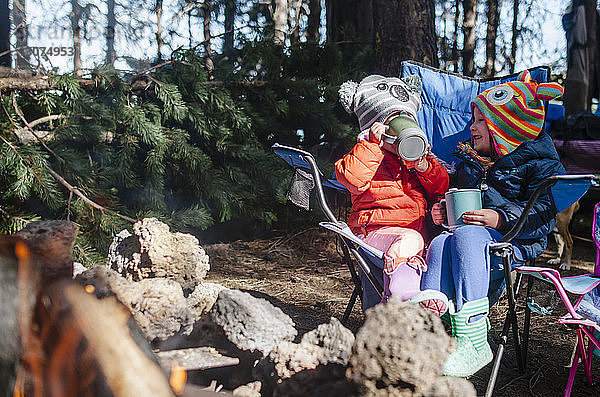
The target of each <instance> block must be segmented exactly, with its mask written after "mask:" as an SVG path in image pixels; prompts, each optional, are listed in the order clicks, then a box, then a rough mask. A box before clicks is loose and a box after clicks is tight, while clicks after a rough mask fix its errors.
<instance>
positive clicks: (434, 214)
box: [431, 203, 446, 226]
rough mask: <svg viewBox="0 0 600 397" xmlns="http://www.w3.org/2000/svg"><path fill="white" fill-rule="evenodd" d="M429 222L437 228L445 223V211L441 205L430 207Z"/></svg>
mask: <svg viewBox="0 0 600 397" xmlns="http://www.w3.org/2000/svg"><path fill="white" fill-rule="evenodd" d="M431 220H432V221H433V223H434V224H436V225H438V226H439V225H441V224H442V223H444V222H445V221H446V210H445V209H444V206H443V205H442V204H441V203H435V204H434V205H433V206H432V207H431Z"/></svg>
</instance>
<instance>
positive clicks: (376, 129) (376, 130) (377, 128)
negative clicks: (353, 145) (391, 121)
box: [369, 121, 389, 145]
mask: <svg viewBox="0 0 600 397" xmlns="http://www.w3.org/2000/svg"><path fill="white" fill-rule="evenodd" d="M388 128H389V127H388V126H387V125H385V124H383V123H380V122H378V121H376V122H374V123H373V125H372V126H371V129H370V130H369V140H370V141H371V142H373V143H376V144H378V145H379V144H380V143H381V134H383V133H384V132H386V131H387V129H388Z"/></svg>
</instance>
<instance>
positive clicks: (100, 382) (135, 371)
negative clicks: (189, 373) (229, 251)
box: [0, 221, 181, 397]
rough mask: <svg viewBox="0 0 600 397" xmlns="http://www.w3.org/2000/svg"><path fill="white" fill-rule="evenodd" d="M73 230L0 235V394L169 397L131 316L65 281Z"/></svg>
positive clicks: (62, 227) (54, 226)
mask: <svg viewBox="0 0 600 397" xmlns="http://www.w3.org/2000/svg"><path fill="white" fill-rule="evenodd" d="M76 233H77V227H76V225H74V224H72V223H70V222H60V221H59V222H39V223H32V224H30V225H29V226H28V227H27V228H25V229H24V230H23V231H21V232H20V233H19V235H18V236H0V305H1V306H0V390H1V391H2V393H4V394H2V395H6V396H10V395H14V396H23V397H28V396H32V397H46V396H47V397H71V396H72V397H75V396H84V397H85V396H130V395H147V396H159V397H162V396H174V393H173V391H172V390H171V387H170V386H169V382H168V381H167V378H166V377H165V375H164V374H163V372H162V371H161V369H160V366H159V365H158V363H157V361H156V359H155V357H154V355H153V353H152V351H151V350H150V346H149V345H148V343H147V341H146V340H145V339H144V338H143V336H142V335H141V333H140V331H139V329H138V328H137V326H136V324H135V322H134V321H133V319H132V318H131V315H130V313H129V311H128V310H127V309H126V308H125V307H124V306H123V305H122V304H120V303H119V302H118V301H117V300H116V299H115V298H107V299H103V300H98V299H97V298H96V297H95V296H94V295H93V292H94V288H89V287H90V286H86V288H84V287H82V286H80V285H79V284H77V283H75V282H74V281H72V280H71V274H72V258H71V250H72V247H73V242H74V239H75V235H76ZM15 374H16V375H15ZM179 376H180V377H181V372H180V373H179ZM180 384H181V382H180ZM13 390H14V394H11V392H13Z"/></svg>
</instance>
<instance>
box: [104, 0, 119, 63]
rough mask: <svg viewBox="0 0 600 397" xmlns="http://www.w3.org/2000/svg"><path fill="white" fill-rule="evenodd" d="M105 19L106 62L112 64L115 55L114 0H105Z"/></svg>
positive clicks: (115, 21) (115, 22)
mask: <svg viewBox="0 0 600 397" xmlns="http://www.w3.org/2000/svg"><path fill="white" fill-rule="evenodd" d="M106 20H107V26H106V64H107V65H110V66H114V64H115V59H116V57H117V54H116V52H115V26H116V25H117V19H116V17H115V0H107V13H106Z"/></svg>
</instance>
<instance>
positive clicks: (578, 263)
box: [204, 208, 600, 397]
mask: <svg viewBox="0 0 600 397" xmlns="http://www.w3.org/2000/svg"><path fill="white" fill-rule="evenodd" d="M590 213H591V212H588V208H584V211H583V212H582V211H580V212H579V213H578V214H576V217H575V218H574V221H573V222H572V224H571V229H572V230H575V232H574V234H575V235H576V236H581V237H583V238H589V237H590V236H591V233H590V227H591V226H590V220H589V219H590V217H589V214H590ZM586 230H587V231H586ZM204 248H205V249H206V251H207V253H208V255H209V257H210V263H211V271H210V272H209V276H208V277H207V281H211V282H217V283H220V284H222V285H225V286H227V287H230V288H236V289H241V290H246V291H249V292H252V294H253V295H255V296H259V297H263V298H265V299H267V300H269V301H270V302H271V303H273V304H274V305H276V306H278V307H279V308H281V309H282V310H283V311H284V312H285V313H287V314H288V315H289V316H290V317H291V318H292V319H293V320H294V322H295V324H296V328H297V329H298V332H299V337H300V336H301V335H302V334H304V333H305V332H307V331H310V330H312V329H314V328H316V327H317V326H318V325H319V324H321V323H324V322H328V321H329V319H330V317H337V318H338V319H341V317H342V315H343V313H344V309H345V307H346V304H347V302H348V298H349V297H350V294H351V292H352V281H351V278H350V272H349V271H348V270H347V268H346V266H345V265H343V264H342V261H341V257H340V255H339V254H338V252H339V247H337V246H336V242H335V238H334V237H333V235H332V234H331V233H330V232H327V231H325V230H322V229H320V228H317V227H310V228H307V229H304V230H301V231H297V232H287V233H281V234H280V235H276V236H274V237H270V238H266V239H255V240H250V241H244V240H238V241H233V242H230V243H218V244H210V245H205V247H204ZM595 254H596V250H595V248H594V244H593V242H591V241H585V240H582V239H579V238H576V239H575V246H574V250H573V263H572V265H571V270H570V271H568V272H563V275H564V274H570V275H571V274H572V275H575V274H582V273H588V272H591V271H593V266H594V260H595ZM555 255H556V246H555V245H554V244H553V243H552V242H551V244H550V245H549V249H548V250H547V251H546V252H545V253H544V254H543V255H542V256H541V257H539V258H538V264H539V265H544V266H546V261H547V260H548V259H550V258H552V257H554V256H555ZM524 284H525V283H524ZM544 288H545V287H544ZM521 292H522V294H524V293H525V288H522V290H521ZM537 293H538V297H539V298H540V299H539V300H541V301H542V302H541V303H549V302H551V301H552V299H551V292H550V290H548V289H540V290H539V291H537ZM544 300H545V301H546V302H543V301H544ZM507 309H508V303H507V300H506V298H504V297H503V298H502V299H501V300H500V302H499V303H498V304H497V305H495V306H494V307H492V309H491V311H490V320H491V324H492V331H491V332H492V336H493V339H494V340H495V341H496V342H498V341H499V335H500V331H501V328H502V324H503V321H504V318H505V315H506V312H507ZM523 313H524V306H523V302H522V301H521V304H520V305H519V309H518V317H519V320H520V321H521V322H522V319H523ZM564 313H565V309H564V307H563V306H562V305H558V307H557V308H556V310H555V311H554V313H553V314H552V315H548V316H540V315H536V314H534V315H532V320H531V336H530V341H529V353H528V367H527V371H526V373H525V374H523V375H521V374H519V373H518V371H517V370H516V369H512V368H510V367H508V366H502V367H501V369H500V373H499V377H498V381H497V383H496V388H495V393H494V395H495V396H511V397H512V396H544V397H545V396H561V395H563V394H564V388H565V385H566V381H567V377H568V373H569V368H568V365H569V362H570V358H571V352H572V350H573V345H574V342H575V335H576V334H575V332H573V331H570V330H569V329H567V328H566V327H565V326H562V325H559V324H557V322H556V320H557V319H558V318H559V317H560V316H562V315H563V314H564ZM363 321H364V317H363V315H362V312H361V310H360V301H357V304H356V305H355V307H354V309H353V311H352V314H351V316H350V319H349V321H348V324H347V326H348V328H350V329H351V330H352V331H353V332H356V331H357V330H358V328H360V326H361V325H362V323H363ZM511 346H512V345H511V343H510V342H509V345H508V348H507V349H506V354H505V357H507V358H508V360H507V361H510V360H512V359H514V353H513V352H514V351H513V350H512V348H511ZM595 361H596V362H595V364H594V368H593V369H594V371H595V373H596V376H597V375H598V373H599V370H600V364H599V362H600V360H595ZM490 372H491V364H490V365H488V366H487V367H485V368H484V369H482V370H481V371H479V372H478V373H477V374H475V375H474V376H472V377H471V378H470V380H471V381H472V382H473V384H474V385H475V387H476V388H477V392H478V395H483V394H484V393H485V388H486V385H487V380H488V378H489V375H490ZM573 395H574V396H592V395H600V386H599V385H595V386H590V385H588V384H587V382H586V380H585V375H584V373H583V368H582V366H580V368H579V370H578V372H577V376H576V379H575V385H574V388H573Z"/></svg>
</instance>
